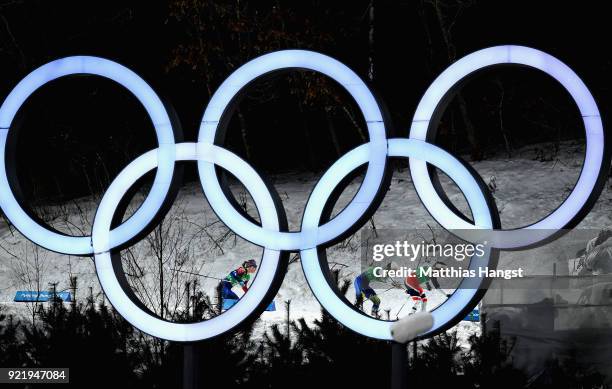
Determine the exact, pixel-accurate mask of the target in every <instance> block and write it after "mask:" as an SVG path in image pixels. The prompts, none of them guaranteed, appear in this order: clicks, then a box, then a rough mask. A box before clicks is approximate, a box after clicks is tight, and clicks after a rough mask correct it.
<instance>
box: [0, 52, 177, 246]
mask: <svg viewBox="0 0 612 389" xmlns="http://www.w3.org/2000/svg"><path fill="white" fill-rule="evenodd" d="M73 74H91V75H97V76H102V77H105V78H108V79H111V80H113V81H115V82H117V83H118V84H120V85H122V86H123V87H125V88H126V89H127V90H129V91H130V92H131V93H132V94H133V95H134V96H135V97H136V98H137V99H138V101H140V103H141V104H142V105H143V106H144V108H145V110H146V111H147V113H148V115H149V117H150V118H151V121H152V122H153V127H154V128H155V134H156V136H157V141H158V143H159V145H160V147H159V150H160V151H159V153H160V155H159V159H160V163H159V166H158V169H157V172H156V173H155V180H154V182H153V185H152V187H151V192H150V193H149V195H148V196H147V197H146V199H145V200H144V202H143V203H142V205H141V206H140V207H139V208H138V210H136V212H135V213H134V214H133V215H132V216H131V217H130V218H129V219H128V220H127V221H125V222H124V223H123V224H121V225H120V226H118V227H117V228H115V229H114V230H113V231H112V232H111V236H110V241H111V245H112V246H113V247H117V246H119V245H121V244H123V243H126V242H127V241H129V240H130V239H132V238H133V237H135V236H136V235H137V234H138V233H140V232H141V231H143V230H144V229H145V228H146V226H147V225H148V224H149V223H150V222H151V221H152V220H153V219H154V217H155V215H156V214H157V212H158V211H159V209H160V208H161V206H162V203H163V202H164V199H165V198H166V195H167V194H168V191H169V189H170V183H171V181H172V176H173V174H174V143H175V140H174V133H173V130H172V124H171V123H170V118H169V116H168V113H167V111H166V109H165V107H164V105H163V103H162V101H161V100H160V99H159V97H158V96H157V94H156V93H155V92H154V91H153V89H151V87H150V86H149V85H148V84H147V83H146V82H145V81H144V80H143V79H142V78H140V77H139V76H138V75H137V74H136V73H134V72H133V71H131V70H129V69H128V68H126V67H124V66H122V65H119V64H118V63H116V62H113V61H109V60H107V59H103V58H98V57H88V56H75V57H66V58H63V59H58V60H56V61H52V62H49V63H47V64H45V65H43V66H41V67H39V68H38V69H36V70H34V71H33V72H31V73H30V74H28V75H27V76H26V77H25V78H24V79H23V80H21V81H20V82H19V84H17V86H15V88H14V89H13V90H12V91H11V93H10V94H9V95H8V96H7V98H6V100H5V101H4V103H3V104H2V106H1V107H0V188H3V190H2V191H0V208H2V210H3V211H4V213H5V214H6V216H7V218H8V219H9V220H10V221H11V223H13V224H14V225H15V227H16V228H17V229H18V230H19V231H20V232H21V233H22V234H23V235H24V236H25V237H27V238H28V239H30V240H31V241H32V242H34V243H36V244H38V245H39V246H42V247H45V248H47V249H49V250H52V251H56V252H59V253H63V254H70V255H88V254H92V253H93V248H92V245H91V237H90V236H82V237H75V236H68V235H63V234H60V233H57V232H54V231H51V230H49V229H47V228H45V227H44V226H41V225H40V224H38V223H37V222H36V221H35V220H33V219H32V218H31V217H30V216H29V215H28V214H27V212H26V211H25V210H24V209H23V208H22V207H21V205H20V204H19V202H18V201H17V199H16V198H15V195H14V193H13V192H12V190H11V186H10V184H9V179H8V176H7V166H6V160H5V156H6V141H7V136H8V133H9V130H10V127H11V124H12V122H13V119H14V118H15V115H16V114H17V111H18V110H19V108H20V107H21V106H22V105H23V103H24V102H25V101H26V99H27V98H28V97H29V96H30V95H32V93H34V92H35V91H36V90H37V89H38V88H40V87H41V86H43V85H45V84H46V83H48V82H50V81H53V80H55V79H57V78H60V77H64V76H69V75H73ZM10 162H11V163H15V161H10Z"/></svg>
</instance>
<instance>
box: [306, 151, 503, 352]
mask: <svg viewBox="0 0 612 389" xmlns="http://www.w3.org/2000/svg"><path fill="white" fill-rule="evenodd" d="M388 144H389V156H391V157H407V158H410V160H411V161H412V160H413V159H418V160H422V161H427V162H428V163H431V164H433V165H434V166H436V167H437V168H439V169H440V170H442V171H443V172H444V173H445V174H447V175H448V176H449V177H450V178H451V179H452V180H453V181H454V182H455V183H456V184H457V185H458V186H459V188H460V189H461V191H462V192H463V194H464V196H465V198H466V200H467V202H468V204H469V206H470V209H471V211H472V215H473V216H474V220H475V221H476V226H474V225H473V224H469V225H468V226H467V228H469V229H491V228H493V220H492V218H491V214H490V210H489V208H488V204H487V201H486V198H485V195H484V194H483V192H482V191H481V189H480V187H479V185H478V183H477V181H476V180H475V179H474V177H473V176H472V175H471V174H470V172H469V171H468V170H467V169H466V168H465V167H464V166H463V165H462V164H461V162H459V161H458V160H457V159H456V158H455V157H453V156H452V155H451V154H449V153H448V152H446V151H444V150H442V149H441V148H439V147H437V146H435V145H432V144H430V143H426V142H423V141H419V140H414V139H389V140H388ZM367 162H368V152H367V145H361V146H359V147H357V148H355V149H353V150H352V151H351V152H349V153H348V154H346V155H345V156H344V157H342V158H341V159H340V160H338V161H337V162H336V163H334V164H333V165H332V167H331V168H329V170H327V171H326V172H325V174H324V175H323V177H322V178H321V180H320V181H319V182H318V183H317V185H316V186H315V188H314V190H313V192H312V195H311V199H313V201H310V200H309V201H308V204H307V205H306V211H305V212H304V219H303V225H302V227H305V228H307V229H313V228H316V226H317V225H318V224H319V221H320V219H321V214H322V213H323V208H324V206H325V203H326V201H327V199H328V198H329V196H330V195H331V193H332V192H333V190H334V189H335V188H336V186H337V185H338V184H339V183H340V182H341V181H342V179H343V178H344V177H346V176H347V175H348V174H349V173H350V172H351V171H353V170H355V169H356V168H358V167H359V166H361V165H362V164H364V163H367ZM486 247H487V248H486V249H485V254H484V255H483V256H481V257H478V256H473V257H472V259H471V260H470V267H469V268H470V269H477V268H479V267H485V266H487V265H488V264H489V260H490V250H491V249H490V247H488V246H486ZM300 258H301V262H302V269H303V270H304V274H305V276H306V280H307V281H308V285H309V286H310V289H311V290H312V292H313V293H314V295H315V297H316V298H317V300H318V301H319V303H320V304H321V305H322V306H323V307H324V308H325V310H326V311H327V312H328V313H329V314H330V315H332V316H333V317H335V318H336V319H337V320H338V321H340V322H341V323H342V324H344V325H345V326H347V327H348V328H350V329H352V330H354V331H356V332H359V333H361V334H362V335H366V336H369V337H371V338H376V339H383V340H391V339H392V338H391V326H392V324H393V323H394V322H393V321H384V320H378V319H375V318H373V317H370V316H366V315H364V314H363V313H360V312H358V311H357V310H355V309H354V308H353V307H351V306H348V305H347V304H346V303H345V302H344V301H343V300H342V299H341V298H340V297H338V295H336V292H335V291H334V289H333V288H332V287H331V286H330V285H329V283H328V282H327V279H326V277H325V274H324V272H323V269H322V268H321V265H320V262H319V257H318V253H317V249H316V248H312V249H307V250H302V251H301V252H300ZM477 274H478V273H477ZM482 281H484V280H483V279H481V282H482ZM466 282H469V281H468V280H467V279H465V278H464V279H463V280H462V284H464V283H466ZM477 292H478V289H464V288H462V286H461V284H460V285H459V287H458V289H457V290H456V291H455V293H453V294H452V295H451V297H449V299H448V300H446V301H445V302H444V303H443V304H442V305H440V306H439V307H438V308H436V309H434V310H433V311H432V312H431V314H432V315H433V318H434V325H433V327H432V328H431V329H430V330H429V331H428V332H427V333H425V334H421V336H426V335H428V334H432V333H436V332H437V331H438V330H439V329H440V328H441V327H443V326H445V325H446V324H447V323H449V322H451V321H452V320H453V319H456V318H457V315H458V314H459V313H461V311H462V310H464V309H465V308H466V307H467V306H469V305H470V304H473V303H474V301H473V299H474V297H475V296H476V294H477Z"/></svg>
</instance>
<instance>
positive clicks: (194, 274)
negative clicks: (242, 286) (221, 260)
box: [168, 267, 223, 281]
mask: <svg viewBox="0 0 612 389" xmlns="http://www.w3.org/2000/svg"><path fill="white" fill-rule="evenodd" d="M168 269H169V270H172V271H177V272H179V273H185V274H191V275H193V276H199V277H204V278H210V279H213V280H217V281H223V279H221V278H217V277H211V276H205V275H204V274H200V273H192V272H190V271H185V270H179V269H173V268H171V267H169V268H168Z"/></svg>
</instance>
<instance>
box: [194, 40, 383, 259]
mask: <svg viewBox="0 0 612 389" xmlns="http://www.w3.org/2000/svg"><path fill="white" fill-rule="evenodd" d="M281 69H308V70H313V71H316V72H319V73H322V74H324V75H326V76H328V77H330V78H332V79H333V80H335V81H336V82H338V83H339V84H340V85H342V86H343V87H344V88H345V89H346V90H347V91H348V93H349V94H350V95H351V96H352V97H353V98H354V99H355V101H356V103H357V105H358V106H359V108H360V110H361V112H362V113H363V116H364V118H365V121H366V125H367V129H368V135H369V138H370V139H369V143H366V144H365V145H364V147H365V150H366V151H367V154H368V168H367V171H366V174H365V177H364V179H363V182H362V184H361V187H360V188H359V191H358V192H357V194H356V195H355V197H354V198H353V199H352V200H351V202H350V203H349V204H348V205H347V206H346V208H344V209H343V210H342V212H340V213H339V214H338V215H336V217H334V218H333V219H332V220H330V221H329V222H327V223H325V224H323V225H321V226H317V227H316V228H314V229H312V230H304V229H302V231H300V232H278V231H269V230H266V229H265V227H260V226H258V225H256V224H254V223H252V222H251V221H249V220H248V219H246V218H245V217H244V216H242V215H241V214H240V213H239V212H238V211H237V210H236V209H235V208H234V207H233V206H232V204H231V203H230V201H229V200H228V199H227V198H226V197H225V194H224V193H223V189H222V188H221V185H220V183H219V180H218V177H217V174H216V171H215V166H214V164H213V163H210V162H207V161H198V171H199V173H200V181H201V182H202V187H203V189H204V194H205V195H206V198H207V199H208V201H209V203H210V205H211V207H212V208H213V210H214V211H215V213H216V214H217V215H218V217H219V219H221V220H223V222H224V223H225V224H226V225H227V226H228V227H229V228H230V229H231V230H233V231H234V232H236V233H237V234H238V235H240V236H242V237H243V238H245V239H247V240H249V241H251V242H253V243H255V244H258V245H260V246H264V247H267V248H274V249H277V250H298V249H306V248H313V247H316V246H317V245H320V244H323V243H326V242H329V241H331V240H333V239H335V238H337V237H338V236H340V235H341V234H342V233H344V232H346V231H347V230H349V229H350V228H351V227H352V226H353V225H354V224H355V223H356V222H357V221H358V220H359V219H360V218H361V217H362V216H363V215H364V213H365V212H366V211H367V209H368V208H369V207H370V205H371V204H372V202H373V200H374V198H375V197H376V195H377V193H378V190H379V187H380V185H381V183H382V180H383V176H384V173H385V164H386V160H387V152H386V151H387V143H386V134H385V124H384V122H383V115H382V112H381V110H380V107H379V105H378V103H377V101H376V99H375V98H374V96H373V95H372V92H371V91H370V89H369V88H368V87H367V86H366V84H365V83H364V82H363V81H362V80H361V79H360V78H359V76H357V75H356V74H355V73H354V72H353V71H352V70H351V69H349V68H348V67H347V66H346V65H344V64H342V63H341V62H339V61H337V60H335V59H333V58H331V57H328V56H326V55H323V54H320V53H315V52H312V51H305V50H283V51H277V52H273V53H270V54H266V55H262V56H261V57H258V58H255V59H253V60H251V61H249V62H247V63H246V64H244V65H242V66H241V67H240V68H238V69H237V70H236V71H234V72H233V73H232V74H231V75H230V76H229V77H228V78H227V79H226V80H225V81H224V82H223V84H221V86H220V87H219V89H218V90H217V91H216V92H215V94H214V95H213V96H212V98H211V100H210V103H209V104H208V106H207V107H206V111H205V112H204V116H203V118H202V123H201V125H200V132H199V137H198V141H199V142H200V143H208V144H213V143H214V141H215V136H216V132H217V130H218V127H219V122H220V121H221V119H222V117H223V115H224V113H225V112H226V110H227V109H228V107H229V106H230V105H231V104H232V102H233V100H234V99H235V98H236V96H237V95H238V94H239V93H240V92H241V91H242V90H243V89H244V88H245V87H246V86H247V85H248V84H249V83H251V82H253V81H254V80H255V79H257V78H258V77H261V76H264V75H266V74H269V73H271V72H275V71H278V70H281Z"/></svg>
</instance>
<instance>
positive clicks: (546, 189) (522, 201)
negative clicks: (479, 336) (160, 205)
mask: <svg viewBox="0 0 612 389" xmlns="http://www.w3.org/2000/svg"><path fill="white" fill-rule="evenodd" d="M517 154H518V156H515V157H514V158H513V159H512V160H508V159H505V158H503V157H501V156H497V157H494V158H490V159H488V160H486V161H482V162H472V163H471V165H472V166H473V167H474V168H475V169H476V170H477V171H478V172H479V174H480V175H481V176H482V177H483V179H484V180H485V182H489V181H490V179H491V177H493V176H495V178H496V185H497V190H496V192H495V198H496V202H497V205H498V208H499V210H500V214H501V219H502V224H503V226H504V227H505V228H508V227H518V226H521V225H526V224H530V223H532V222H534V221H536V220H537V219H539V218H541V217H543V216H544V215H546V214H548V213H549V212H550V211H552V210H553V209H555V208H556V207H557V206H558V205H559V204H560V203H561V202H562V201H563V200H564V199H565V198H566V197H567V195H568V193H569V191H570V190H571V188H572V187H573V186H574V183H575V182H576V179H577V177H578V174H579V173H580V169H581V167H582V160H583V158H584V152H583V146H581V144H580V143H579V142H565V143H563V144H562V149H561V152H560V153H559V155H558V156H557V160H554V161H548V162H540V161H536V160H534V159H533V156H534V155H535V151H534V146H531V147H527V148H524V149H522V150H520V152H517ZM272 179H273V182H274V185H275V187H276V189H277V191H278V193H279V194H280V197H281V199H282V201H283V205H284V207H285V211H286V213H287V217H288V220H289V227H290V230H293V231H295V230H297V229H298V228H299V224H300V221H301V215H302V212H303V210H304V206H305V204H306V201H307V199H308V196H309V194H310V192H311V190H312V188H313V187H314V185H315V183H316V182H317V179H318V176H315V175H309V174H284V175H279V176H275V177H272ZM358 181H359V180H356V182H353V183H352V184H351V185H350V186H349V187H348V188H347V190H346V191H345V192H344V193H343V195H342V196H341V198H340V200H339V202H338V205H337V206H336V211H337V210H340V209H342V208H343V207H344V205H346V203H347V202H348V201H349V200H350V199H351V198H352V196H353V195H354V194H355V192H356V191H357V189H358V188H359V182H358ZM442 183H443V185H444V187H445V188H446V191H447V193H448V196H449V198H450V199H451V200H452V201H453V203H454V204H456V205H457V206H458V207H459V208H460V209H461V210H463V211H465V209H466V206H465V201H464V200H463V198H462V196H461V194H460V193H459V191H458V190H457V188H456V187H455V186H454V185H452V184H451V183H450V182H449V180H448V179H446V177H445V176H442ZM232 189H233V190H234V193H239V192H240V191H241V187H240V185H233V186H232ZM77 202H78V203H79V204H80V206H81V207H83V208H84V209H86V212H87V217H88V218H89V220H90V221H91V219H92V217H93V212H94V211H95V207H96V206H97V205H96V203H94V202H93V201H92V200H91V199H80V200H77ZM247 203H248V209H249V210H250V211H251V213H252V210H253V205H252V202H251V201H250V198H249V199H248V201H247ZM611 203H612V193H611V191H610V189H609V186H608V185H606V187H605V189H604V191H603V193H602V195H601V197H600V198H599V200H598V201H597V203H596V204H595V206H594V208H593V210H592V211H591V212H590V213H589V215H588V216H587V217H586V218H585V219H584V220H583V221H582V222H581V224H580V225H579V226H578V228H601V227H603V226H609V225H610V223H609V222H610V216H609V215H610V208H611V205H612V204H611ZM177 204H180V207H182V208H183V209H184V212H185V215H186V217H187V219H188V220H189V221H190V222H193V223H199V224H205V223H210V222H211V221H215V220H217V218H216V216H215V215H214V213H213V212H212V210H211V209H210V207H209V206H208V204H207V203H206V202H205V200H204V198H203V196H202V194H201V189H200V186H199V183H197V182H196V183H189V184H187V185H185V186H184V187H183V188H182V190H181V192H180V194H179V197H178V200H177ZM252 214H253V215H256V214H255V213H252ZM69 220H70V221H71V222H73V223H75V224H77V225H78V224H79V223H81V220H80V217H79V216H78V215H73V214H70V215H69ZM374 221H375V223H376V227H377V228H378V229H382V228H405V229H415V228H420V229H426V228H427V226H428V225H432V226H437V224H436V223H435V221H434V220H433V219H432V218H431V217H430V216H429V214H428V213H427V211H426V209H425V208H424V206H423V205H422V204H421V202H420V201H419V199H418V197H417V195H416V192H415V191H414V189H413V187H412V183H411V180H410V176H409V172H408V170H407V169H403V170H402V171H396V172H395V173H394V176H393V182H392V186H391V189H390V191H389V192H388V194H387V196H386V197H385V200H384V201H383V203H382V204H381V206H380V208H379V209H378V211H377V212H376V214H375V215H374ZM217 224H219V223H217ZM366 227H367V225H366ZM193 228H195V227H193ZM190 233H193V231H190V230H189V229H187V230H185V231H184V234H186V235H189V234H190ZM13 234H14V235H13ZM0 239H1V243H2V245H3V246H4V247H5V248H7V249H8V250H9V251H11V252H13V253H17V255H18V256H21V255H23V254H20V253H23V252H24V250H28V249H29V250H31V245H29V246H28V244H27V243H25V239H24V238H23V237H21V236H20V235H19V233H18V232H11V231H9V229H8V228H7V227H6V226H5V225H4V224H3V225H2V227H0ZM233 241H234V240H233V238H231V239H230V242H228V244H226V245H225V246H226V247H224V253H223V254H220V253H218V252H217V253H211V251H210V250H209V245H205V244H202V243H197V244H195V247H194V251H193V252H192V257H193V258H192V259H191V260H192V261H194V266H195V268H196V269H197V270H198V271H199V272H200V273H202V274H206V275H210V276H213V277H219V278H222V277H224V276H225V275H226V274H227V273H228V272H229V271H231V270H232V269H234V268H236V267H237V266H238V265H239V264H240V263H241V262H242V261H243V260H245V259H247V258H251V257H254V258H258V257H259V256H260V255H261V251H262V249H261V248H259V247H257V246H254V245H252V244H251V243H249V242H247V241H245V240H242V239H240V238H237V239H235V245H234V244H233ZM358 241H359V233H357V234H356V235H355V236H354V238H353V241H351V243H352V245H353V247H352V248H351V247H350V246H351V245H350V244H349V245H348V246H349V247H340V245H336V246H334V247H332V248H330V249H328V261H330V263H331V262H339V263H342V264H345V265H347V267H344V268H343V269H342V271H341V276H342V277H345V278H346V279H349V280H350V281H351V287H350V289H349V291H348V294H347V298H348V299H349V300H353V299H354V290H353V287H352V280H353V278H354V277H355V276H356V275H357V274H359V272H360V270H359V264H360V252H359V244H358ZM230 243H231V244H230ZM39 253H40V255H41V259H42V260H43V261H44V267H45V269H44V272H43V276H42V282H41V285H42V288H43V289H45V288H46V287H47V284H48V283H49V282H52V281H53V282H59V285H58V290H62V289H65V288H67V287H68V274H69V273H72V274H74V275H77V276H78V281H79V289H78V292H77V293H78V296H77V297H78V298H83V297H85V296H86V295H87V294H88V293H89V292H88V290H89V287H92V288H93V292H94V294H95V295H99V293H100V286H99V283H98V280H97V277H96V275H95V270H94V266H93V261H92V260H91V259H90V258H79V257H70V258H69V257H68V256H65V255H62V254H57V253H52V252H48V251H46V250H40V251H39ZM30 254H31V253H30ZM15 261H16V259H14V258H11V257H10V256H9V255H8V254H7V253H6V252H5V250H0V301H1V302H4V303H3V304H2V305H4V307H5V308H6V310H7V311H8V312H13V313H16V314H18V315H26V317H28V315H29V313H28V310H27V309H26V305H25V304H22V303H21V304H20V303H12V302H11V301H12V299H13V297H14V294H15V291H16V290H23V289H29V288H28V286H27V285H24V284H23V283H20V282H19V281H18V280H17V278H16V277H15V273H14V268H15ZM502 265H503V256H502ZM185 280H186V279H185ZM199 282H200V284H201V288H202V289H203V290H205V291H207V292H208V293H209V294H210V295H211V296H212V295H214V288H215V285H216V283H217V281H216V280H213V279H205V278H200V279H199ZM381 292H382V290H379V293H381ZM380 297H381V298H382V305H381V312H383V315H385V313H384V310H385V309H391V316H392V318H393V317H394V315H395V314H396V313H397V311H398V310H399V309H400V307H401V306H402V305H404V304H405V306H404V307H403V308H402V312H401V315H400V316H403V315H405V314H407V313H408V312H409V310H410V307H411V303H410V302H408V300H407V295H406V294H405V293H404V292H403V291H402V290H398V289H392V290H389V291H386V292H384V293H381V295H380ZM428 297H429V302H428V309H432V308H435V306H437V305H438V304H440V303H441V302H442V301H443V297H442V296H440V295H439V294H437V293H430V294H429V296H428ZM286 300H291V311H290V317H291V318H292V319H298V318H302V317H303V318H304V319H306V321H307V322H308V323H312V322H313V321H314V320H315V319H317V318H319V317H320V315H321V309H320V305H319V304H318V302H317V301H316V299H315V298H314V296H313V294H312V292H311V291H310V289H309V287H308V285H307V284H306V281H305V279H304V275H303V273H302V270H301V267H300V264H299V262H294V263H291V264H290V265H289V269H288V272H287V274H286V276H285V278H284V281H283V284H282V286H281V288H280V291H279V292H278V295H277V296H276V298H275V301H276V307H277V311H276V312H264V313H263V314H262V316H261V320H259V322H258V323H257V324H256V330H255V332H256V336H261V334H262V333H263V332H264V331H265V330H266V329H268V328H270V326H272V325H274V324H282V323H283V322H284V321H285V319H286V315H287V312H286V308H285V304H284V302H285V301H286ZM370 306H371V304H370V303H369V302H366V303H365V309H366V311H369V309H370ZM385 316H386V315H385ZM24 320H27V319H25V318H24ZM455 328H456V329H457V330H458V333H459V336H460V338H461V339H462V344H465V339H467V337H468V336H469V335H471V334H473V333H477V332H479V331H480V329H479V325H478V324H477V323H469V322H461V323H460V324H459V325H457V326H456V327H455Z"/></svg>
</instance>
